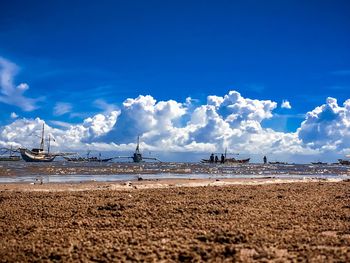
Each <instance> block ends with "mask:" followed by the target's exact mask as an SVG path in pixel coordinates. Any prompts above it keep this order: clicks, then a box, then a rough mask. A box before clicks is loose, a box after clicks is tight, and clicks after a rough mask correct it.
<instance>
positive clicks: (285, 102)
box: [281, 100, 292, 109]
mask: <svg viewBox="0 0 350 263" xmlns="http://www.w3.org/2000/svg"><path fill="white" fill-rule="evenodd" d="M281 108H282V109H291V108H292V106H291V105H290V102H289V101H288V100H283V101H282V104H281Z"/></svg>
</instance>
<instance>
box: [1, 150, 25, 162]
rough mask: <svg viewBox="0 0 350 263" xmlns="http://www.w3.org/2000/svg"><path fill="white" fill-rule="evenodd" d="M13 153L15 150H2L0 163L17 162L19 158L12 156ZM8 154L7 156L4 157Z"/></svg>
mask: <svg viewBox="0 0 350 263" xmlns="http://www.w3.org/2000/svg"><path fill="white" fill-rule="evenodd" d="M14 152H17V151H16V150H13V149H12V147H11V148H10V149H7V148H3V149H1V152H0V161H2V162H13V161H19V160H21V157H20V156H18V155H14ZM7 153H9V155H5V154H7Z"/></svg>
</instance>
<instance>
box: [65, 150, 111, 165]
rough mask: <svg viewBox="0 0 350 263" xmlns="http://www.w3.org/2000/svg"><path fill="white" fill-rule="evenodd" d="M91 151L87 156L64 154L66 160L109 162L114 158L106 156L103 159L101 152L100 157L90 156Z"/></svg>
mask: <svg viewBox="0 0 350 263" xmlns="http://www.w3.org/2000/svg"><path fill="white" fill-rule="evenodd" d="M89 154H90V151H89V152H88V154H87V157H86V158H85V157H81V156H75V157H69V156H62V157H63V158H64V159H65V160H66V161H68V162H104V163H105V162H108V161H111V160H113V158H105V159H101V154H100V156H99V158H97V157H89Z"/></svg>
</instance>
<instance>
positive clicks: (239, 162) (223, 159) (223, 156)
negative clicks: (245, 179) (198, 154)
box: [201, 148, 250, 164]
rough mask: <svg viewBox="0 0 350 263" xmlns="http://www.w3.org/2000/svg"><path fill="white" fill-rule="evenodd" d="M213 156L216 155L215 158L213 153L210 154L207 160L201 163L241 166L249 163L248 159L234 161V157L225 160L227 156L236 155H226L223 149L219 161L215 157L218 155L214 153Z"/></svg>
mask: <svg viewBox="0 0 350 263" xmlns="http://www.w3.org/2000/svg"><path fill="white" fill-rule="evenodd" d="M215 154H216V156H215V157H214V153H212V154H211V155H210V158H209V159H202V160H201V163H221V164H243V163H249V161H250V158H246V159H236V158H234V157H232V158H227V155H228V154H234V155H238V153H227V148H226V149H225V153H223V154H222V155H221V158H220V160H219V158H218V157H217V155H219V154H220V153H215Z"/></svg>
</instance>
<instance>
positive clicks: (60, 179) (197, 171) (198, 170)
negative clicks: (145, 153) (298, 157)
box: [0, 161, 350, 183]
mask: <svg viewBox="0 0 350 263" xmlns="http://www.w3.org/2000/svg"><path fill="white" fill-rule="evenodd" d="M0 171H3V173H2V175H1V176H0V183H20V182H24V183H37V182H41V181H42V182H43V183H48V182H51V183H69V182H71V183H77V182H88V181H97V182H114V181H129V180H137V179H138V178H139V177H141V178H143V179H149V180H156V179H210V178H213V179H221V178H245V179H258V178H276V179H300V180H302V179H311V178H315V179H326V180H329V179H335V180H343V179H346V178H350V167H349V166H342V165H338V164H328V165H311V164H268V165H263V164H241V165H233V166H227V165H220V164H200V163H140V164H135V163H74V162H73V163H72V162H52V163H26V162H22V161H20V162H1V163H0Z"/></svg>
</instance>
